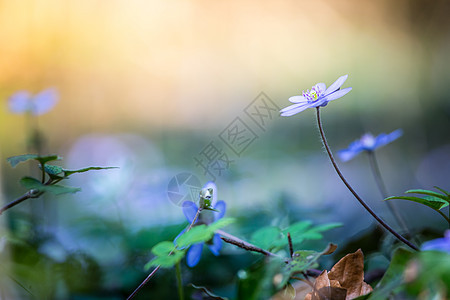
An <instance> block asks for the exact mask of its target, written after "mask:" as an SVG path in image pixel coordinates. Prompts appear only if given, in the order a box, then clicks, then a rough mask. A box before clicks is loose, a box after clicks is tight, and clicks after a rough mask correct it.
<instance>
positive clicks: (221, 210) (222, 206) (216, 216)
mask: <svg viewBox="0 0 450 300" xmlns="http://www.w3.org/2000/svg"><path fill="white" fill-rule="evenodd" d="M214 209H217V210H218V212H214V220H215V221H217V220H219V219H222V218H223V216H224V215H225V211H226V210H227V204H226V203H225V201H222V200H220V201H219V202H217V204H216V206H214Z"/></svg>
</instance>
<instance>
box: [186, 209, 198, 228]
mask: <svg viewBox="0 0 450 300" xmlns="http://www.w3.org/2000/svg"><path fill="white" fill-rule="evenodd" d="M201 211H202V208H201V207H199V208H198V209H197V212H196V213H195V216H194V219H193V220H192V222H191V224H189V227H188V229H187V230H186V232H188V231H189V230H191V229H192V226H194V224H195V222H197V219H198V216H199V215H200V212H201Z"/></svg>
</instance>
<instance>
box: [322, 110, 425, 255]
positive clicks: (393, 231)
mask: <svg viewBox="0 0 450 300" xmlns="http://www.w3.org/2000/svg"><path fill="white" fill-rule="evenodd" d="M316 108H317V110H316V111H317V124H318V126H319V132H320V135H321V137H322V142H323V145H324V146H325V149H326V150H327V153H328V156H329V157H330V160H331V163H332V165H333V167H334V169H335V170H336V173H337V174H338V175H339V177H340V178H341V180H342V182H343V183H344V184H345V186H346V187H347V188H348V190H349V191H350V192H351V193H352V194H353V196H355V198H356V200H358V202H359V203H360V204H361V205H362V206H363V207H364V208H365V209H366V210H367V211H368V212H369V213H370V214H371V215H372V217H374V218H375V220H377V222H378V223H380V225H381V226H383V227H384V228H386V230H388V231H389V232H390V233H392V234H393V235H394V236H395V237H396V238H397V239H398V240H400V241H401V242H402V243H404V244H405V245H407V246H409V247H410V248H412V249H414V250H416V251H420V250H419V248H418V247H417V246H416V245H414V244H412V243H411V242H409V241H408V240H407V239H405V238H404V237H403V236H401V235H400V234H398V233H397V232H396V231H395V230H394V229H392V228H391V227H390V226H389V225H388V224H387V223H385V222H384V221H383V220H382V219H381V218H380V217H378V215H377V214H376V213H375V212H374V211H373V210H372V209H371V208H370V207H369V206H368V205H367V204H366V202H364V200H363V199H362V198H361V197H360V196H359V195H358V194H357V193H356V192H355V190H354V189H353V188H352V187H351V185H350V184H349V183H348V182H347V180H346V179H345V177H344V175H342V173H341V171H340V170H339V168H338V166H337V164H336V161H335V160H334V158H333V154H332V153H331V150H330V147H329V146H328V143H327V139H326V138H325V133H324V131H323V128H322V121H321V120H320V107H316Z"/></svg>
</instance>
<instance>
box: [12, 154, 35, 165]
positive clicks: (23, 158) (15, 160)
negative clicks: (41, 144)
mask: <svg viewBox="0 0 450 300" xmlns="http://www.w3.org/2000/svg"><path fill="white" fill-rule="evenodd" d="M37 157H38V155H37V154H23V155H17V156H13V157H8V158H7V159H6V160H7V161H8V162H9V164H10V165H11V167H13V168H14V167H15V166H17V165H18V164H19V163H21V162H25V161H27V160H30V159H35V158H37Z"/></svg>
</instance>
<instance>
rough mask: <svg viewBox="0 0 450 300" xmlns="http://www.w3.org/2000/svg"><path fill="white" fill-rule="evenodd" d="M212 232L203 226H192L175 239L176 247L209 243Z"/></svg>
mask: <svg viewBox="0 0 450 300" xmlns="http://www.w3.org/2000/svg"><path fill="white" fill-rule="evenodd" d="M212 236H213V232H212V231H211V230H209V229H208V227H207V226H206V225H205V224H202V225H198V226H194V227H192V228H191V230H189V231H188V232H185V233H183V235H181V236H180V237H179V238H178V239H177V242H176V243H177V247H179V248H183V247H187V246H190V245H192V244H197V243H201V242H206V241H209V240H210V239H211V238H212Z"/></svg>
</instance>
